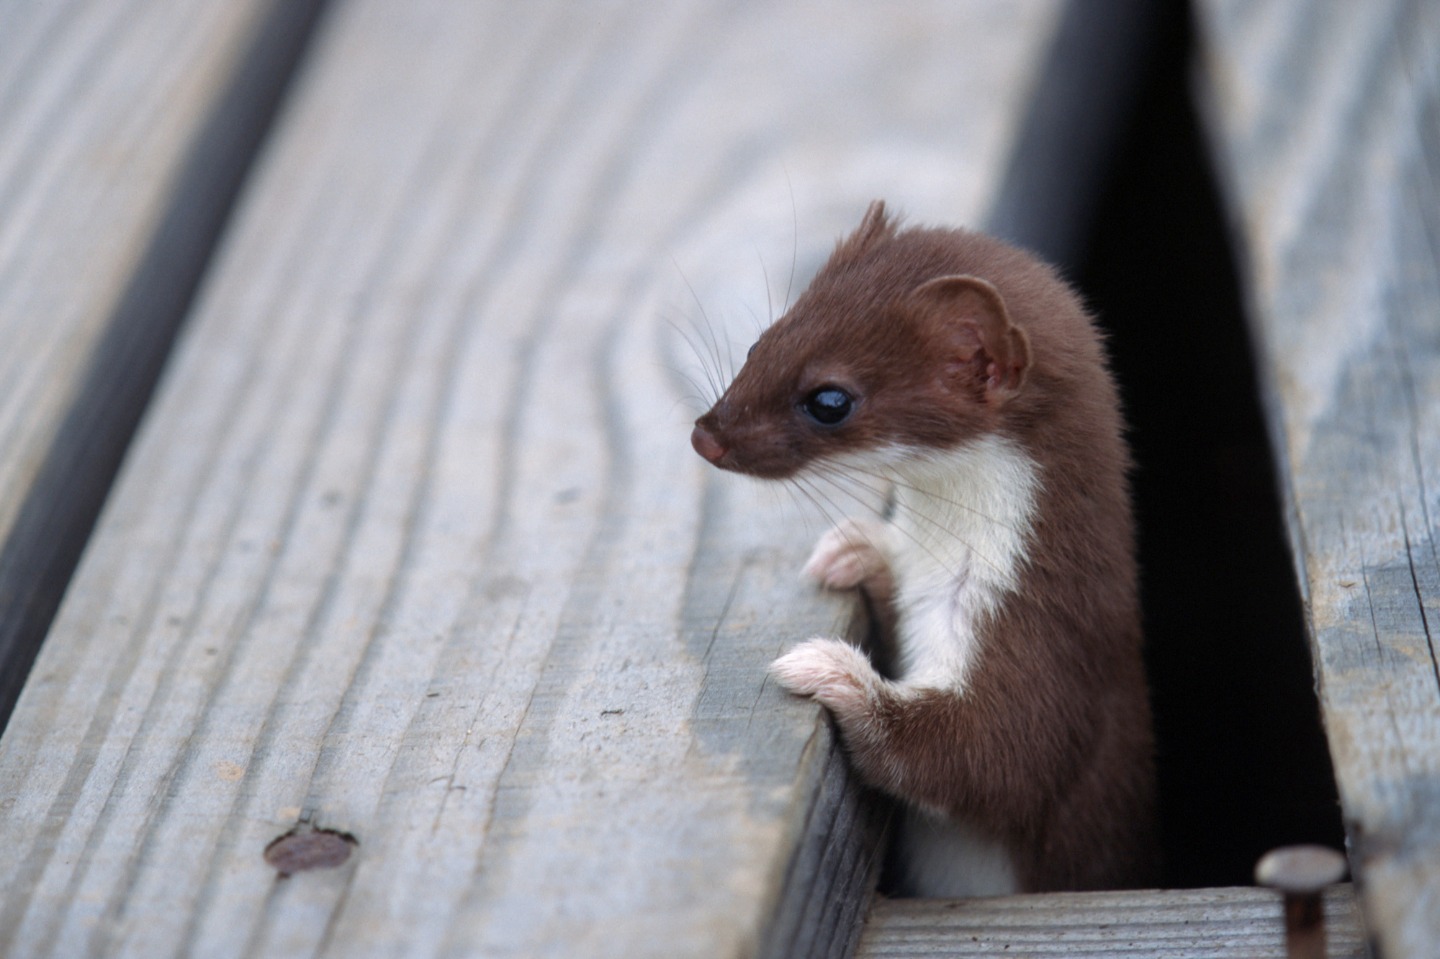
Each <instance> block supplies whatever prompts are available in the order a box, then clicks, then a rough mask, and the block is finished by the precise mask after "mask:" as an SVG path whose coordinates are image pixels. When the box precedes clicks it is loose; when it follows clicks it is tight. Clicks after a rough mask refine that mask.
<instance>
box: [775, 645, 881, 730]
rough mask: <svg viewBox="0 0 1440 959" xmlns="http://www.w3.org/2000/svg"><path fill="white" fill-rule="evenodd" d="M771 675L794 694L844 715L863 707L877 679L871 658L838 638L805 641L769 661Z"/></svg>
mask: <svg viewBox="0 0 1440 959" xmlns="http://www.w3.org/2000/svg"><path fill="white" fill-rule="evenodd" d="M770 675H772V676H774V677H775V679H776V681H778V682H779V683H780V685H781V686H784V687H785V688H786V689H788V690H789V691H790V692H792V693H794V694H795V695H797V696H811V697H814V698H815V699H816V700H818V701H819V702H820V703H821V704H822V705H824V706H827V707H829V708H830V710H831V711H832V712H835V713H837V714H839V715H842V716H845V715H849V714H853V713H855V712H856V711H858V710H860V709H862V708H863V707H864V706H865V705H866V703H867V702H868V701H869V698H870V692H871V687H872V686H873V684H874V682H875V680H876V679H878V678H879V676H878V674H877V673H876V672H875V668H874V667H873V666H871V665H870V660H868V659H866V658H865V654H864V653H862V652H860V650H858V649H856V648H855V647H854V646H851V645H850V644H849V643H842V642H841V641H840V640H838V639H811V640H806V641H805V642H803V643H801V644H800V645H798V646H796V647H795V648H794V649H792V650H790V651H789V652H788V653H786V654H785V655H784V656H781V657H780V658H779V659H777V660H775V662H773V663H771V664H770Z"/></svg>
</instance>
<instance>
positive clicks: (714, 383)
mask: <svg viewBox="0 0 1440 959" xmlns="http://www.w3.org/2000/svg"><path fill="white" fill-rule="evenodd" d="M667 322H668V323H669V324H670V328H671V329H673V330H674V331H675V332H676V333H678V334H680V338H681V339H683V340H684V341H685V345H686V346H688V347H690V352H691V353H693V354H695V360H696V362H697V363H699V365H700V371H701V373H702V374H703V375H704V377H705V382H706V383H707V384H708V385H709V387H710V395H711V396H712V397H714V399H712V400H711V401H710V403H709V404H707V405H712V406H713V405H714V402H715V400H718V399H719V398H720V395H721V394H722V393H724V392H725V390H724V389H723V388H722V387H721V385H720V371H718V370H715V369H712V368H711V366H710V364H709V363H707V362H706V356H705V353H704V351H703V350H701V349H700V344H698V343H697V342H696V341H695V336H693V335H692V334H691V333H689V332H687V331H686V330H685V328H684V327H682V326H681V325H680V324H679V323H676V322H675V321H673V320H669V321H667ZM697 335H698V334H697ZM676 372H680V374H681V375H682V376H684V377H685V378H686V379H687V380H689V381H690V385H692V386H694V387H695V388H696V389H697V390H700V392H701V393H704V390H702V389H701V385H700V384H699V383H697V382H696V381H695V379H694V378H693V377H691V376H690V374H688V373H684V372H681V371H678V370H677V371H676Z"/></svg>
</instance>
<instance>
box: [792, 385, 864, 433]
mask: <svg viewBox="0 0 1440 959" xmlns="http://www.w3.org/2000/svg"><path fill="white" fill-rule="evenodd" d="M800 408H801V409H802V410H804V411H805V415H806V416H808V417H810V418H811V419H812V420H814V421H815V422H817V423H819V424H820V425H822V426H835V425H836V424H838V423H842V422H844V421H845V418H846V417H848V416H849V415H850V411H851V410H853V409H854V408H855V401H854V400H853V399H851V398H850V394H849V393H846V392H845V391H844V390H842V389H839V388H838V387H834V386H822V387H820V388H819V389H818V390H816V391H815V392H813V393H811V394H810V395H809V396H807V397H805V401H804V402H803V403H801V404H800Z"/></svg>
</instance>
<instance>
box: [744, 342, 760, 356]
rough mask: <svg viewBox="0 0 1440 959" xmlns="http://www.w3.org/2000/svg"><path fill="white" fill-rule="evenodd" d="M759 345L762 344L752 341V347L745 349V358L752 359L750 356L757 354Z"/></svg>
mask: <svg viewBox="0 0 1440 959" xmlns="http://www.w3.org/2000/svg"><path fill="white" fill-rule="evenodd" d="M759 345H760V344H759V343H751V344H750V349H748V350H746V351H745V359H747V360H748V359H750V357H752V356H754V355H755V347H757V346H759Z"/></svg>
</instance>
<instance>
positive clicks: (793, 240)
mask: <svg viewBox="0 0 1440 959" xmlns="http://www.w3.org/2000/svg"><path fill="white" fill-rule="evenodd" d="M780 169H782V170H784V171H785V185H786V187H788V188H789V190H790V278H789V279H788V280H786V281H785V304H784V310H789V309H790V291H791V289H792V288H793V287H794V285H795V262H796V261H797V260H799V259H800V210H799V208H797V207H796V205H795V182H794V181H793V180H791V179H790V168H789V167H788V166H786V165H785V163H784V161H781V163H780ZM782 312H784V311H783V310H782Z"/></svg>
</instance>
